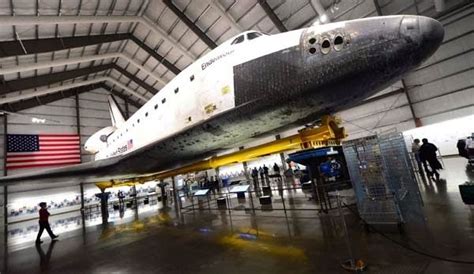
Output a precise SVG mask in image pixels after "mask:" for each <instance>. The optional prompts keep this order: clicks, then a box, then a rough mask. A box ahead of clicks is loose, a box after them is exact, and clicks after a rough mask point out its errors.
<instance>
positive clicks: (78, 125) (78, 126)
mask: <svg viewBox="0 0 474 274" xmlns="http://www.w3.org/2000/svg"><path fill="white" fill-rule="evenodd" d="M76 133H77V136H79V144H81V113H80V111H79V93H77V92H76ZM79 157H80V159H81V162H82V153H80V154H79Z"/></svg>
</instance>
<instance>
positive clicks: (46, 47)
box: [0, 33, 181, 74]
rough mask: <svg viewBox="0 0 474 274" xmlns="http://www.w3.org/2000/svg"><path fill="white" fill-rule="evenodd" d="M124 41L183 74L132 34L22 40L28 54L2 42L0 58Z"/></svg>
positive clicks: (18, 45)
mask: <svg viewBox="0 0 474 274" xmlns="http://www.w3.org/2000/svg"><path fill="white" fill-rule="evenodd" d="M124 40H131V41H133V42H134V43H135V44H137V45H138V46H139V47H140V48H141V49H143V50H144V51H146V52H147V53H148V54H150V55H151V56H152V57H153V58H155V59H156V60H157V61H158V62H159V63H161V64H163V66H165V67H166V68H167V69H169V70H170V71H171V72H173V73H174V74H178V73H180V72H181V70H180V69H178V68H177V67H176V66H175V65H173V64H172V63H171V62H169V61H168V60H166V59H165V57H163V56H161V55H160V54H159V53H157V52H156V51H154V50H153V49H152V48H150V47H149V46H148V45H146V44H145V43H143V42H142V41H141V40H140V39H138V38H137V37H135V36H134V35H133V34H131V33H118V34H104V35H91V36H77V37H60V38H44V39H30V40H21V41H22V43H23V45H24V47H25V50H26V53H25V52H24V51H23V49H22V48H21V47H20V44H19V42H18V41H2V42H0V58H3V57H11V56H17V55H24V54H38V53H45V52H52V51H58V50H64V49H72V48H79V47H86V46H91V45H98V44H102V43H110V42H116V41H124Z"/></svg>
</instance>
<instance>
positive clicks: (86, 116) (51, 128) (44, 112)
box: [0, 89, 136, 175]
mask: <svg viewBox="0 0 474 274" xmlns="http://www.w3.org/2000/svg"><path fill="white" fill-rule="evenodd" d="M108 94H109V92H108V91H106V90H104V89H97V90H94V91H90V92H86V93H82V94H79V117H80V131H81V149H82V151H81V158H82V162H88V161H90V160H91V159H92V156H91V155H90V154H88V153H86V152H85V151H84V149H83V148H82V147H83V145H84V143H85V142H86V141H87V139H88V138H89V137H90V136H91V135H92V134H94V133H95V132H96V131H98V130H99V129H101V128H104V127H106V126H110V125H111V121H110V116H109V110H108V104H107V96H108ZM116 99H117V102H118V103H119V105H120V107H121V108H122V110H125V104H124V101H123V100H122V99H120V98H117V97H116ZM128 108H129V112H130V115H131V114H133V113H134V112H135V111H136V108H135V107H134V106H132V105H128ZM18 114H19V115H13V114H9V115H8V133H9V134H15V133H16V134H35V133H58V134H61V133H73V134H75V133H77V122H76V99H75V97H70V98H66V99H62V100H59V101H56V102H53V103H50V104H47V105H42V106H38V107H34V108H31V109H27V110H23V111H20V112H18ZM31 117H38V118H44V119H47V120H46V123H44V124H35V123H32V121H31ZM0 128H1V135H0V143H1V144H2V146H0V170H1V171H0V172H1V173H2V174H3V162H4V155H3V153H4V152H3V151H4V146H3V144H4V143H5V142H4V140H5V139H4V136H3V119H0ZM33 170H34V169H20V170H12V171H8V175H13V174H19V173H22V172H31V171H33Z"/></svg>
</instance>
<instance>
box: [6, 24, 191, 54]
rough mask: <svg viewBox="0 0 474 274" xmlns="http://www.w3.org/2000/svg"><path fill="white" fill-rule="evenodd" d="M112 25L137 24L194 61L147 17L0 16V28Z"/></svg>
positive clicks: (187, 52) (173, 39)
mask: <svg viewBox="0 0 474 274" xmlns="http://www.w3.org/2000/svg"><path fill="white" fill-rule="evenodd" d="M113 23H138V24H140V26H143V27H145V28H146V29H148V30H150V31H151V32H153V33H154V34H156V35H157V36H159V37H161V38H162V39H163V40H165V41H166V42H167V43H169V44H171V45H173V47H174V48H175V49H177V50H178V51H180V53H181V54H183V55H184V56H186V57H188V58H189V59H191V60H196V59H197V55H195V54H194V53H192V52H190V51H189V50H188V49H187V48H186V47H184V46H183V45H182V44H180V43H179V41H178V40H177V39H176V38H174V37H173V36H172V35H169V33H167V31H165V30H163V29H162V28H161V27H160V26H158V25H156V24H155V23H153V22H152V21H151V20H150V19H149V18H148V17H147V16H114V15H111V16H105V15H103V16H92V15H81V16H73V15H65V16H55V15H41V16H36V15H16V16H6V15H1V16H0V26H2V27H3V26H31V25H48V24H49V25H66V24H70V25H74V24H113Z"/></svg>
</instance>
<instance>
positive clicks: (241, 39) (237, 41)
mask: <svg viewBox="0 0 474 274" xmlns="http://www.w3.org/2000/svg"><path fill="white" fill-rule="evenodd" d="M244 39H245V37H244V36H243V35H240V36H239V37H237V38H235V39H234V41H232V43H230V44H231V45H235V44H238V43H242V42H243V41H244Z"/></svg>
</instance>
